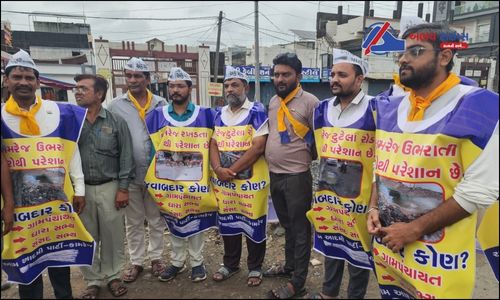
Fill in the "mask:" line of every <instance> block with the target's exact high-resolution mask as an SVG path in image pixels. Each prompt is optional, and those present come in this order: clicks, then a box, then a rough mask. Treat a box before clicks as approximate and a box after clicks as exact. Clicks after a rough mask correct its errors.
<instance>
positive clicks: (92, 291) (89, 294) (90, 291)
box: [80, 285, 100, 299]
mask: <svg viewBox="0 0 500 300" xmlns="http://www.w3.org/2000/svg"><path fill="white" fill-rule="evenodd" d="M99 289H100V287H99V286H97V285H89V286H88V287H87V288H86V289H85V290H84V291H83V293H82V295H81V296H80V299H96V298H97V294H99Z"/></svg>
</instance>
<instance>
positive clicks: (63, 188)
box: [2, 50, 94, 299]
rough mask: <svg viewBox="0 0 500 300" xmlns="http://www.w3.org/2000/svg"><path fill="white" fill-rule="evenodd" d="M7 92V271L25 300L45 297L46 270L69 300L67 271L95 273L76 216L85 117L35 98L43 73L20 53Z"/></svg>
mask: <svg viewBox="0 0 500 300" xmlns="http://www.w3.org/2000/svg"><path fill="white" fill-rule="evenodd" d="M5 84H6V86H7V88H8V89H9V92H10V93H11V96H10V98H9V99H8V101H7V103H6V104H5V105H4V106H3V107H2V139H3V142H4V143H5V155H6V158H7V161H8V165H9V167H10V169H11V171H12V172H11V175H12V182H13V191H14V203H15V208H14V224H13V227H12V230H11V232H9V233H8V234H7V235H6V236H5V237H4V240H5V245H4V249H3V251H2V259H3V260H2V267H3V269H4V271H5V272H6V273H7V275H8V278H9V281H13V282H17V283H19V284H20V285H19V296H20V298H23V299H41V298H42V297H43V280H42V277H41V276H40V275H41V273H42V272H43V270H45V269H46V268H49V269H48V273H49V277H50V281H51V283H52V287H53V288H54V293H55V296H56V298H59V299H62V298H66V299H67V298H72V291H71V282H70V268H69V266H70V265H91V264H92V257H93V253H94V241H93V239H92V236H91V235H90V234H89V233H88V232H87V231H86V230H85V228H84V226H83V224H82V222H81V221H80V218H79V216H78V214H79V213H81V212H82V210H83V208H84V206H85V198H84V195H85V185H84V181H83V172H82V165H81V160H80V153H79V150H78V144H77V142H78V139H79V137H80V132H81V129H82V126H83V122H84V120H85V114H86V110H85V109H83V108H80V107H78V106H76V105H71V104H66V103H64V104H63V103H57V102H52V101H46V100H43V99H41V98H40V97H37V96H36V95H35V91H36V90H37V88H39V87H40V81H39V71H38V69H37V66H36V65H35V63H34V62H33V60H32V59H31V57H30V56H29V54H28V53H26V52H25V51H23V50H21V51H19V52H18V53H16V54H15V55H13V56H12V58H11V59H10V60H9V63H8V64H7V67H6V69H5ZM73 188H74V190H73Z"/></svg>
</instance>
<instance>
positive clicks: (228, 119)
mask: <svg viewBox="0 0 500 300" xmlns="http://www.w3.org/2000/svg"><path fill="white" fill-rule="evenodd" d="M252 107H253V103H252V102H250V100H248V98H246V99H245V102H244V103H243V105H242V106H241V107H240V108H239V109H238V110H237V111H236V112H233V111H232V110H231V107H229V105H226V106H224V107H223V108H222V110H221V119H222V122H224V124H226V125H227V126H234V125H236V124H239V123H240V122H241V121H243V120H245V119H246V117H248V114H249V113H250V110H251V109H252ZM266 134H269V124H268V121H267V120H266V122H264V124H262V125H261V126H260V128H259V129H257V130H256V132H255V134H254V135H253V137H254V138H256V137H258V136H262V135H266Z"/></svg>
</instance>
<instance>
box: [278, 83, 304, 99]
mask: <svg viewBox="0 0 500 300" xmlns="http://www.w3.org/2000/svg"><path fill="white" fill-rule="evenodd" d="M297 85H298V84H297V82H293V83H292V84H290V86H288V87H287V88H286V89H284V90H280V89H279V88H278V86H277V85H276V84H275V85H274V89H275V90H276V95H278V96H279V97H280V98H283V99H284V98H285V97H286V96H288V94H290V93H291V92H292V91H293V90H294V89H295V88H296V87H297Z"/></svg>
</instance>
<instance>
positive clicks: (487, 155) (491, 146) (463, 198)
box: [398, 84, 499, 213]
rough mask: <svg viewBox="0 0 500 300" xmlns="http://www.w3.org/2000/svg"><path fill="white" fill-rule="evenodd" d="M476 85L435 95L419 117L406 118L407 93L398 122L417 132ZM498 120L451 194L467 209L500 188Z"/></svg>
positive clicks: (489, 201)
mask: <svg viewBox="0 0 500 300" xmlns="http://www.w3.org/2000/svg"><path fill="white" fill-rule="evenodd" d="M475 89H477V88H474V87H471V86H466V85H461V84H459V85H456V86H455V87H453V88H452V89H450V90H449V91H448V92H447V93H445V94H444V95H442V96H441V97H439V98H437V99H436V100H434V101H433V102H432V104H431V105H430V106H429V107H428V108H427V109H426V110H425V114H424V118H423V120H422V121H412V122H408V121H407V116H408V112H409V109H410V102H409V93H408V94H407V96H406V97H405V98H404V99H403V100H402V101H401V104H400V105H399V108H398V126H399V127H400V128H401V130H403V132H417V131H421V130H424V129H426V128H428V127H430V126H432V125H433V124H435V123H436V122H437V121H439V120H441V119H442V118H443V117H444V116H445V115H446V114H447V113H449V112H451V111H452V110H453V109H454V108H455V106H456V105H457V104H458V103H459V100H460V99H461V98H462V97H463V96H464V95H465V94H468V93H470V92H473V91H474V90H475ZM498 134H499V133H498V121H497V125H496V127H495V130H494V132H493V134H492V136H491V138H490V140H489V141H488V143H487V144H486V146H485V148H484V149H483V151H482V152H481V154H480V155H479V157H478V158H477V159H476V160H475V161H474V162H473V163H472V164H471V165H470V166H469V168H468V169H467V170H466V171H465V173H464V176H463V178H462V180H461V181H460V182H459V184H458V185H457V186H456V187H455V193H454V194H453V198H454V199H455V200H456V201H457V203H458V204H459V205H460V206H461V207H462V208H463V209H465V210H466V211H467V212H469V213H473V212H474V211H476V210H477V209H478V208H482V207H487V206H489V205H491V204H493V203H494V202H495V201H496V199H497V198H498V192H499V183H498V181H499V175H498V173H499V167H498V162H499V159H498V156H499V155H498V147H499V141H498Z"/></svg>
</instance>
